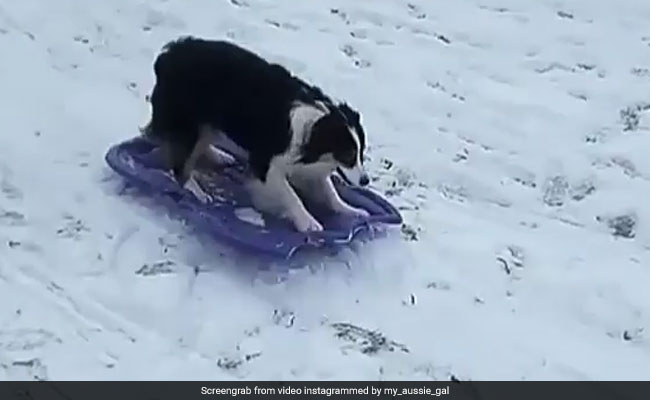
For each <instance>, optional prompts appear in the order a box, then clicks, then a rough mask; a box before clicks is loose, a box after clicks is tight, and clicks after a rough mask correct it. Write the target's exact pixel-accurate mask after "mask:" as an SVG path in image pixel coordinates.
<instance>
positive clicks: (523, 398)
mask: <svg viewBox="0 0 650 400" xmlns="http://www.w3.org/2000/svg"><path fill="white" fill-rule="evenodd" d="M0 399H2V400H90V399H93V400H104V399H107V400H108V399H110V400H122V399H124V400H130V399H137V400H168V399H169V400H199V399H201V400H208V399H445V400H447V399H448V400H460V399H462V400H470V399H471V400H492V399H494V400H510V399H512V400H537V399H539V400H547V399H549V400H555V399H558V400H563V399H570V400H582V399H588V400H601V399H603V400H604V399H607V400H610V399H617V400H637V399H638V400H641V399H644V400H645V399H650V382H458V381H453V382H413V381H407V382H402V381H400V382H386V381H375V382H331V381H325V382H301V381H296V382H252V381H251V382H245V381H235V382H0Z"/></svg>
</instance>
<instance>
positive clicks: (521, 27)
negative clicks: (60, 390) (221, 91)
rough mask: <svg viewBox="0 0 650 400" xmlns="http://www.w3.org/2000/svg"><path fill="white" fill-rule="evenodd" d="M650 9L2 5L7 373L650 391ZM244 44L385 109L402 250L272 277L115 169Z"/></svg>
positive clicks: (2, 373)
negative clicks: (166, 86)
mask: <svg viewBox="0 0 650 400" xmlns="http://www.w3.org/2000/svg"><path fill="white" fill-rule="evenodd" d="M648 19H650V3H648V2H642V1H638V0H619V1H592V0H554V1H549V0H537V1H515V0H455V1H453V2H452V1H427V0H411V1H409V2H402V1H388V0H354V1H349V0H348V1H343V0H320V1H295V0H275V1H268V0H236V1H235V0H230V1H225V0H222V1H214V0H212V1H208V0H192V1H181V0H168V1H161V0H156V1H144V0H114V1H92V2H91V1H82V0H60V1H44V0H20V1H18V0H4V1H0V52H1V53H2V54H3V56H2V62H1V63H0V299H1V300H2V301H0V380H6V379H72V380H78V379H80V380H86V379H102V380H103V379H155V380H158V379H182V380H185V379H209V380H214V379H284V380H289V379H292V380H293V379H295V380H304V379H409V380H411V379H450V378H452V377H455V378H458V379H461V380H465V379H472V380H484V379H514V380H541V379H561V380H568V379H581V380H583V379H584V380H592V379H612V380H622V379H630V380H632V379H641V380H647V379H650V368H648V365H650V340H649V336H648V335H649V332H648V330H649V329H650V291H649V290H648V287H647V286H648V283H649V282H650V228H649V225H648V222H649V221H650V208H649V207H648V198H650V159H648V158H646V156H647V155H646V156H644V154H645V152H646V151H648V149H650V131H649V129H650V90H649V89H650V31H649V30H648V23H647V21H648ZM186 34H193V35H197V36H203V37H211V38H221V39H224V38H227V39H230V40H234V41H236V42H237V43H240V44H242V45H244V46H247V47H250V48H252V49H254V50H255V51H258V52H260V53H261V54H263V55H265V56H266V57H268V58H270V59H272V60H275V61H278V62H281V63H283V64H285V65H286V66H288V67H290V68H291V69H292V70H293V71H294V72H295V73H296V74H298V75H300V76H302V77H304V78H306V79H308V80H312V81H313V82H315V83H317V84H319V85H321V86H322V87H324V88H325V90H326V91H327V92H328V93H331V94H333V95H335V96H337V97H340V98H343V99H346V100H348V101H349V102H350V103H351V104H353V105H354V106H355V107H357V108H359V109H360V110H361V111H362V115H363V120H364V123H365V125H366V127H367V132H368V135H369V142H370V150H369V157H370V158H369V160H368V165H369V169H370V171H371V173H372V175H373V184H372V185H373V187H374V188H375V189H376V190H379V191H381V192H382V193H384V194H385V195H386V196H387V197H388V198H389V199H390V200H391V201H392V202H394V204H396V205H397V206H399V207H400V209H401V211H402V213H403V216H404V218H405V223H404V225H403V226H402V227H401V229H397V232H396V233H395V234H394V235H392V236H391V237H389V238H386V239H384V240H381V241H376V242H373V243H370V244H367V245H363V246H358V247H357V248H355V249H352V250H351V251H350V252H348V253H346V254H344V255H342V256H339V257H338V258H336V259H330V258H328V259H324V260H323V262H322V265H310V266H309V267H308V268H304V269H301V270H299V271H297V272H295V273H293V274H291V275H290V276H276V275H273V274H272V273H269V274H259V273H256V271H257V269H256V268H254V265H253V264H252V261H251V260H242V259H240V258H234V257H233V256H230V255H228V254H226V253H223V252H222V251H221V250H220V249H218V248H216V247H215V246H213V245H212V244H211V243H210V242H209V241H205V240H204V239H202V238H200V237H196V236H194V235H190V234H189V233H188V231H187V229H186V228H185V227H184V226H183V225H182V223H180V222H179V221H177V220H175V219H173V218H170V217H169V216H167V215H166V214H165V213H164V210H162V209H159V208H156V207H153V206H151V204H149V203H148V201H147V199H146V198H143V197H141V196H138V195H136V194H133V193H131V192H130V191H129V188H125V187H123V184H122V181H121V179H119V178H118V177H117V176H116V174H114V173H113V172H111V171H110V169H109V168H108V167H107V166H106V164H105V162H104V158H103V156H104V154H105V152H106V150H107V149H108V147H109V146H110V145H112V144H115V143H117V142H119V141H122V140H124V139H127V138H129V137H132V136H134V135H135V134H136V133H137V132H138V129H137V128H138V127H139V126H142V125H143V124H144V123H145V122H146V120H147V118H148V115H149V105H148V104H147V103H146V101H145V98H146V96H147V95H148V94H149V91H150V89H151V87H152V84H153V73H152V62H153V59H154V57H155V55H156V54H157V52H158V51H159V50H160V48H161V47H162V45H163V44H164V43H165V42H167V41H169V40H171V39H174V38H176V37H178V36H180V35H186Z"/></svg>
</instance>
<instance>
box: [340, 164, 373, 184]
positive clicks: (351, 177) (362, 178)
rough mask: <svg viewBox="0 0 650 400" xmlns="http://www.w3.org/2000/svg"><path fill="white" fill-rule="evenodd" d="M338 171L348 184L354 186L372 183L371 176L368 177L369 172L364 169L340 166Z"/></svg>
mask: <svg viewBox="0 0 650 400" xmlns="http://www.w3.org/2000/svg"><path fill="white" fill-rule="evenodd" d="M337 171H338V173H339V175H341V178H343V180H344V181H345V183H347V184H348V185H352V186H368V184H369V183H370V177H368V174H367V173H366V172H365V171H363V170H362V169H361V168H357V167H355V168H350V169H348V168H341V167H338V168H337Z"/></svg>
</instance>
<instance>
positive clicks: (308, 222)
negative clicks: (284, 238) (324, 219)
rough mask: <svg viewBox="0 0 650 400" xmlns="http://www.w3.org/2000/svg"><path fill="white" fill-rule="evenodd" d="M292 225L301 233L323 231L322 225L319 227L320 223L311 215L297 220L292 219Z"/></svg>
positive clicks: (302, 216)
mask: <svg viewBox="0 0 650 400" xmlns="http://www.w3.org/2000/svg"><path fill="white" fill-rule="evenodd" d="M293 223H294V225H295V226H296V229H297V230H298V231H299V232H302V233H307V232H320V231H322V230H323V225H321V223H320V222H318V221H317V220H316V218H314V217H313V216H312V215H311V214H305V215H301V216H300V217H298V218H294V220H293Z"/></svg>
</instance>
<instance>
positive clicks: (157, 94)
mask: <svg viewBox="0 0 650 400" xmlns="http://www.w3.org/2000/svg"><path fill="white" fill-rule="evenodd" d="M154 71H155V75H156V86H155V87H154V90H153V93H152V95H151V103H152V106H153V109H154V115H153V116H152V122H151V125H150V127H149V128H148V133H149V134H150V135H153V136H167V137H166V138H167V139H170V140H172V141H174V139H180V138H178V136H179V135H193V133H191V132H195V131H196V126H197V125H200V124H208V125H211V126H213V127H214V128H216V129H219V130H221V131H223V132H226V133H227V134H228V136H230V137H231V138H232V139H233V140H234V141H235V142H237V143H238V144H239V145H241V146H242V147H244V148H247V147H251V146H253V144H254V143H257V144H258V145H259V143H260V142H262V143H263V142H267V143H266V144H267V145H275V146H276V147H282V146H284V145H286V142H287V141H288V140H289V138H287V137H283V136H286V132H287V130H286V124H287V123H288V121H287V119H286V116H287V115H288V112H289V109H290V107H291V102H292V101H293V99H295V97H296V93H297V91H298V90H299V83H298V82H297V81H296V80H295V79H294V78H293V77H292V76H291V74H290V73H289V72H288V71H287V70H286V69H285V68H283V67H282V66H279V65H275V64H270V63H268V62H267V61H265V60H264V59H262V58H261V57H259V56H257V55H256V54H254V53H252V52H250V51H248V50H246V49H243V48H241V47H238V46H236V45H234V44H232V43H229V42H224V41H208V40H202V39H195V38H183V39H180V40H178V41H174V42H172V43H169V44H168V45H167V46H166V47H165V48H164V51H163V52H162V53H161V54H160V55H159V56H158V58H157V59H156V61H155V64H154ZM268 136H271V137H273V139H272V140H268V141H265V140H264V138H265V137H268ZM269 139H270V138H269ZM278 139H280V140H278Z"/></svg>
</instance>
